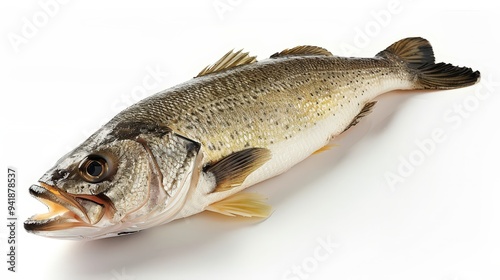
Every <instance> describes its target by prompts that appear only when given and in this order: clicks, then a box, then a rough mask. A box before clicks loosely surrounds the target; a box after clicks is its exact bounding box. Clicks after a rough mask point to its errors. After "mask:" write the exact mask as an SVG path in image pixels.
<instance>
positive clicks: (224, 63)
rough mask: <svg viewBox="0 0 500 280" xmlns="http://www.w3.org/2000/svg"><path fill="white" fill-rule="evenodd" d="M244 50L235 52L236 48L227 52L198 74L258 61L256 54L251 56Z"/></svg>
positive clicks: (202, 74)
mask: <svg viewBox="0 0 500 280" xmlns="http://www.w3.org/2000/svg"><path fill="white" fill-rule="evenodd" d="M242 51H243V50H239V51H237V52H235V51H234V50H230V51H229V52H228V53H226V54H225V55H224V56H223V57H221V58H220V59H219V60H217V62H215V63H214V64H212V65H208V66H207V67H205V68H203V70H201V72H200V73H199V74H198V75H197V76H196V77H200V76H204V75H207V74H210V73H215V72H219V71H222V70H226V69H229V68H232V67H236V66H240V65H244V64H250V63H254V62H257V59H256V57H255V56H250V55H248V52H245V53H244V52H242Z"/></svg>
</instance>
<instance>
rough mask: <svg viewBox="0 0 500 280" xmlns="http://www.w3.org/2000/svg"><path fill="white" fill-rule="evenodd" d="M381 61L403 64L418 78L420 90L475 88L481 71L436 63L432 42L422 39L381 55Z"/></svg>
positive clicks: (405, 42) (396, 45)
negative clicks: (399, 61) (471, 86)
mask: <svg viewBox="0 0 500 280" xmlns="http://www.w3.org/2000/svg"><path fill="white" fill-rule="evenodd" d="M377 56H378V57H384V58H388V59H397V60H403V62H405V63H406V65H407V66H408V68H409V71H410V72H411V73H413V74H415V75H416V81H415V88H416V89H453V88H460V87H466V86H470V85H473V84H475V83H476V82H478V81H479V79H480V76H481V75H480V73H479V71H472V69H470V68H468V67H458V66H453V65H451V64H447V63H442V62H440V63H435V62H434V52H433V51H432V47H431V45H430V44H429V42H428V41H427V40H425V39H423V38H420V37H412V38H406V39H402V40H400V41H397V42H396V43H394V44H392V45H390V46H389V47H388V48H387V49H385V50H383V51H381V52H379V53H378V54H377Z"/></svg>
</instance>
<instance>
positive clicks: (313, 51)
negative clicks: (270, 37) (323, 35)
mask: <svg viewBox="0 0 500 280" xmlns="http://www.w3.org/2000/svg"><path fill="white" fill-rule="evenodd" d="M294 55H324V56H333V54H332V53H331V52H329V51H328V50H327V49H325V48H322V47H316V46H297V47H295V48H291V49H285V50H282V51H281V52H277V53H275V54H273V55H271V58H276V57H282V56H294Z"/></svg>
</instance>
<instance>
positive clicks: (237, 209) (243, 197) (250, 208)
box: [206, 192, 271, 218]
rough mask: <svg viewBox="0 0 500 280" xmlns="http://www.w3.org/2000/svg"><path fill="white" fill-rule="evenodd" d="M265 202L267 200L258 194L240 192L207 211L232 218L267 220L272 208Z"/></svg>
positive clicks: (211, 205) (212, 205)
mask: <svg viewBox="0 0 500 280" xmlns="http://www.w3.org/2000/svg"><path fill="white" fill-rule="evenodd" d="M264 200H265V198H264V197H263V196H261V195H260V194H257V193H245V192H240V193H237V194H235V195H232V196H230V197H228V198H226V199H224V200H221V201H218V202H215V203H212V204H210V205H209V206H208V207H207V208H206V210H208V211H212V212H216V213H219V214H222V215H226V216H232V217H234V216H242V217H260V218H267V217H269V215H270V214H271V206H270V205H268V204H267V203H265V202H264Z"/></svg>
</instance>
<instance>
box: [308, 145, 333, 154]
mask: <svg viewBox="0 0 500 280" xmlns="http://www.w3.org/2000/svg"><path fill="white" fill-rule="evenodd" d="M336 146H337V145H336V144H326V145H325V146H323V147H321V148H319V149H317V150H316V151H314V153H312V154H313V155H317V154H321V153H322V152H326V151H329V150H331V149H332V148H333V147H336Z"/></svg>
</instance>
